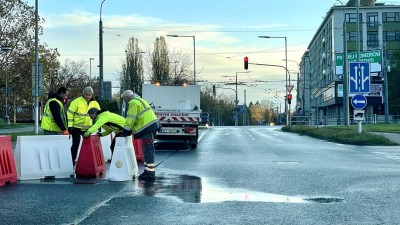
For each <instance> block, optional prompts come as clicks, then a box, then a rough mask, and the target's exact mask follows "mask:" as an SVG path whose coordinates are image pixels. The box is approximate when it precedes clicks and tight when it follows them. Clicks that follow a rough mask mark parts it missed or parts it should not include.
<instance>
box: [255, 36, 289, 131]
mask: <svg viewBox="0 0 400 225" xmlns="http://www.w3.org/2000/svg"><path fill="white" fill-rule="evenodd" d="M258 38H284V39H285V61H286V64H285V69H286V80H285V81H286V82H285V85H286V86H285V93H286V97H287V95H288V91H287V87H288V71H287V62H288V60H287V37H286V36H284V37H272V36H258ZM289 85H290V74H289ZM285 114H286V125H289V114H288V102H287V100H286V102H285Z"/></svg>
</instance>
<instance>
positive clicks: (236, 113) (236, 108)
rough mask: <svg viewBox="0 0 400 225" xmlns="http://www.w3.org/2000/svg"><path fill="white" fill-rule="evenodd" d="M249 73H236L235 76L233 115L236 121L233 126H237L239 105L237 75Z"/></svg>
mask: <svg viewBox="0 0 400 225" xmlns="http://www.w3.org/2000/svg"><path fill="white" fill-rule="evenodd" d="M249 72H250V71H246V72H236V76H235V79H236V80H235V85H236V89H235V90H236V91H235V94H236V98H235V115H236V120H235V126H237V125H238V119H239V118H238V103H239V100H238V92H237V84H238V82H237V75H238V73H249Z"/></svg>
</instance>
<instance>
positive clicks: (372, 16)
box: [367, 13, 378, 27]
mask: <svg viewBox="0 0 400 225" xmlns="http://www.w3.org/2000/svg"><path fill="white" fill-rule="evenodd" d="M367 27H378V13H367Z"/></svg>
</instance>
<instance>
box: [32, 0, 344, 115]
mask: <svg viewBox="0 0 400 225" xmlns="http://www.w3.org/2000/svg"><path fill="white" fill-rule="evenodd" d="M101 2H102V1H101V0H39V7H38V8H39V15H40V16H41V17H43V18H44V19H45V20H46V22H45V24H44V34H43V36H41V37H40V41H41V42H46V43H47V44H48V45H49V47H50V48H57V49H58V52H59V53H60V54H61V62H62V63H63V62H65V60H66V59H72V60H78V61H79V60H84V61H87V64H88V65H89V58H91V57H92V58H94V59H95V60H94V61H92V76H98V74H99V70H98V67H97V65H98V63H99V62H98V60H99V17H100V5H101ZM343 2H347V1H345V0H343ZM28 4H29V5H31V6H34V5H35V1H34V0H28ZM334 4H337V5H339V3H338V1H335V0H305V1H299V0H279V1H277V0H275V1H272V0H271V1H270V0H252V1H238V0H198V1H193V0H146V1H137V0H106V1H104V3H103V7H102V21H103V27H104V35H103V43H104V44H103V46H104V80H105V81H112V82H113V86H118V81H117V79H116V76H117V73H118V72H119V71H120V68H121V64H122V61H123V60H124V54H125V47H126V45H127V42H128V39H129V38H130V37H134V38H137V39H138V40H139V47H140V48H142V49H143V51H146V49H148V47H149V46H150V47H151V46H152V45H153V43H154V41H155V39H156V38H157V37H159V36H161V35H162V36H164V37H165V36H166V35H168V34H177V35H190V36H192V35H194V36H195V40H196V42H195V44H196V71H197V72H201V73H200V74H197V76H196V80H197V81H207V83H206V85H212V84H217V85H219V86H220V87H225V88H235V86H234V85H233V86H229V85H223V83H224V82H234V77H235V75H236V72H243V71H244V70H243V57H244V56H248V57H249V62H251V63H266V64H275V65H282V66H284V65H285V62H284V61H283V59H285V41H284V39H283V38H274V39H261V38H258V36H260V35H268V36H274V37H287V49H288V61H289V62H288V69H289V70H290V71H291V73H292V75H291V78H292V80H293V79H296V77H297V75H296V74H295V71H297V70H298V67H297V63H300V58H301V56H302V54H303V53H304V51H305V50H306V49H307V46H308V44H309V42H310V41H311V38H312V37H313V35H314V33H315V32H316V30H317V28H318V26H319V24H320V23H321V22H322V20H323V17H324V16H325V14H326V13H327V12H328V10H329V9H330V7H331V6H333V5H334ZM166 41H167V45H168V47H169V48H170V49H171V51H172V50H173V49H174V48H175V49H177V50H179V51H181V52H182V53H186V54H188V55H190V56H192V55H193V38H184V37H180V38H173V37H166ZM293 61H294V62H293ZM249 67H250V68H249V71H251V72H250V73H248V74H243V73H239V74H238V82H244V83H245V84H246V85H239V86H238V95H239V101H240V102H239V104H243V102H244V100H243V92H244V90H246V92H247V103H249V102H250V101H253V102H255V101H257V100H259V101H261V100H266V99H267V100H270V101H273V102H277V103H278V102H281V103H282V104H283V96H284V90H285V77H286V75H285V71H284V69H281V68H279V67H262V66H254V65H250V66H249ZM145 76H148V73H146V74H145ZM229 76H233V77H229ZM291 83H292V84H296V81H292V82H291ZM200 84H202V83H200ZM217 90H218V92H219V93H220V92H221V91H223V92H224V93H225V94H226V95H227V96H229V97H232V98H233V97H234V94H235V93H234V91H232V90H228V89H217ZM265 90H267V91H265ZM292 104H293V103H292ZM282 107H283V105H282Z"/></svg>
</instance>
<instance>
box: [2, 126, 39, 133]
mask: <svg viewBox="0 0 400 225" xmlns="http://www.w3.org/2000/svg"><path fill="white" fill-rule="evenodd" d="M39 131H42V129H41V128H40V127H39ZM17 132H35V125H27V126H25V127H18V128H3V129H0V135H7V134H11V133H17Z"/></svg>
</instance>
